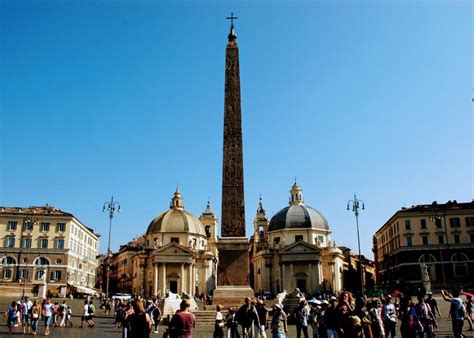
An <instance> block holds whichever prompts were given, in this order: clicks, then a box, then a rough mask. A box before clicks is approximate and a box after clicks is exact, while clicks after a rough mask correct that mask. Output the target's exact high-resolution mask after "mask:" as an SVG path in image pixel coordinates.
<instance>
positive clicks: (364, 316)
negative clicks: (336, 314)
mask: <svg viewBox="0 0 474 338" xmlns="http://www.w3.org/2000/svg"><path fill="white" fill-rule="evenodd" d="M364 308H365V300H364V298H361V297H358V298H356V301H355V307H354V311H353V312H352V315H353V316H357V317H358V318H359V319H360V327H358V326H357V324H356V321H357V318H356V319H355V320H354V318H353V319H352V324H354V325H353V327H354V328H355V330H354V331H355V332H356V335H355V336H356V337H366V338H368V337H373V335H372V328H371V321H370V318H369V313H368V312H367V311H366V310H365V309H364Z"/></svg>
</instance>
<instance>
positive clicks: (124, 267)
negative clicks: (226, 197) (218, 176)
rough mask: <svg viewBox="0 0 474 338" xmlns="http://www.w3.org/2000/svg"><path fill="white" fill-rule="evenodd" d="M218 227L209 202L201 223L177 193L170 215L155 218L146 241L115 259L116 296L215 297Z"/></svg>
mask: <svg viewBox="0 0 474 338" xmlns="http://www.w3.org/2000/svg"><path fill="white" fill-rule="evenodd" d="M216 226H217V217H216V216H215V215H214V213H213V212H212V211H211V208H210V205H209V203H208V205H207V208H206V210H205V211H204V212H203V214H202V215H201V216H200V217H199V218H197V217H195V216H193V215H192V214H191V213H189V212H188V211H186V210H185V209H184V203H183V198H182V196H181V193H180V192H179V190H176V192H175V193H174V196H173V198H172V200H171V204H170V208H169V210H167V211H165V212H163V213H161V214H160V215H158V216H157V217H156V218H154V219H153V220H152V221H151V223H150V224H149V226H148V228H147V231H146V233H145V234H144V235H143V236H140V237H139V238H138V239H136V240H134V241H132V242H131V243H129V244H127V245H125V246H122V247H121V248H120V250H119V252H117V253H116V254H114V255H113V257H112V262H111V265H112V266H111V275H110V280H111V282H110V288H111V292H112V293H113V292H130V293H133V294H141V295H147V296H156V295H163V294H164V293H165V292H166V291H168V290H169V291H171V292H173V293H182V292H186V293H188V294H192V295H196V294H201V293H204V294H209V293H212V292H213V290H214V289H215V287H216V272H217V253H218V252H217V248H216V241H217V234H216Z"/></svg>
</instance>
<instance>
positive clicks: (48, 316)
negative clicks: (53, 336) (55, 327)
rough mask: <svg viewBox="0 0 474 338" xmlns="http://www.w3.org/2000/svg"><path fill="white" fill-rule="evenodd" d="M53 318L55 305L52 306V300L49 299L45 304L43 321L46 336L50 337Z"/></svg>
mask: <svg viewBox="0 0 474 338" xmlns="http://www.w3.org/2000/svg"><path fill="white" fill-rule="evenodd" d="M52 317H53V304H51V298H49V297H47V298H46V301H45V302H44V304H43V320H44V335H45V336H47V335H49V327H50V326H51V321H52Z"/></svg>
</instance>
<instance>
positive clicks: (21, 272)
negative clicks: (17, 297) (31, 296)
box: [20, 269, 28, 279]
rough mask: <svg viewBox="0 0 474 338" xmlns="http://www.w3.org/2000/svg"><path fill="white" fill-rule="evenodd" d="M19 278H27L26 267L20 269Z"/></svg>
mask: <svg viewBox="0 0 474 338" xmlns="http://www.w3.org/2000/svg"><path fill="white" fill-rule="evenodd" d="M20 278H21V279H24V278H28V270H26V269H23V270H20Z"/></svg>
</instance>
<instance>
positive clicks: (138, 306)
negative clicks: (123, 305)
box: [128, 300, 152, 338]
mask: <svg viewBox="0 0 474 338" xmlns="http://www.w3.org/2000/svg"><path fill="white" fill-rule="evenodd" d="M132 307H133V315H131V316H130V318H129V322H130V335H129V336H128V337H129V338H149V337H150V331H151V327H152V323H151V317H150V315H149V314H148V313H147V312H146V311H145V309H144V307H143V303H142V302H141V301H140V300H134V301H133V302H132Z"/></svg>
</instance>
